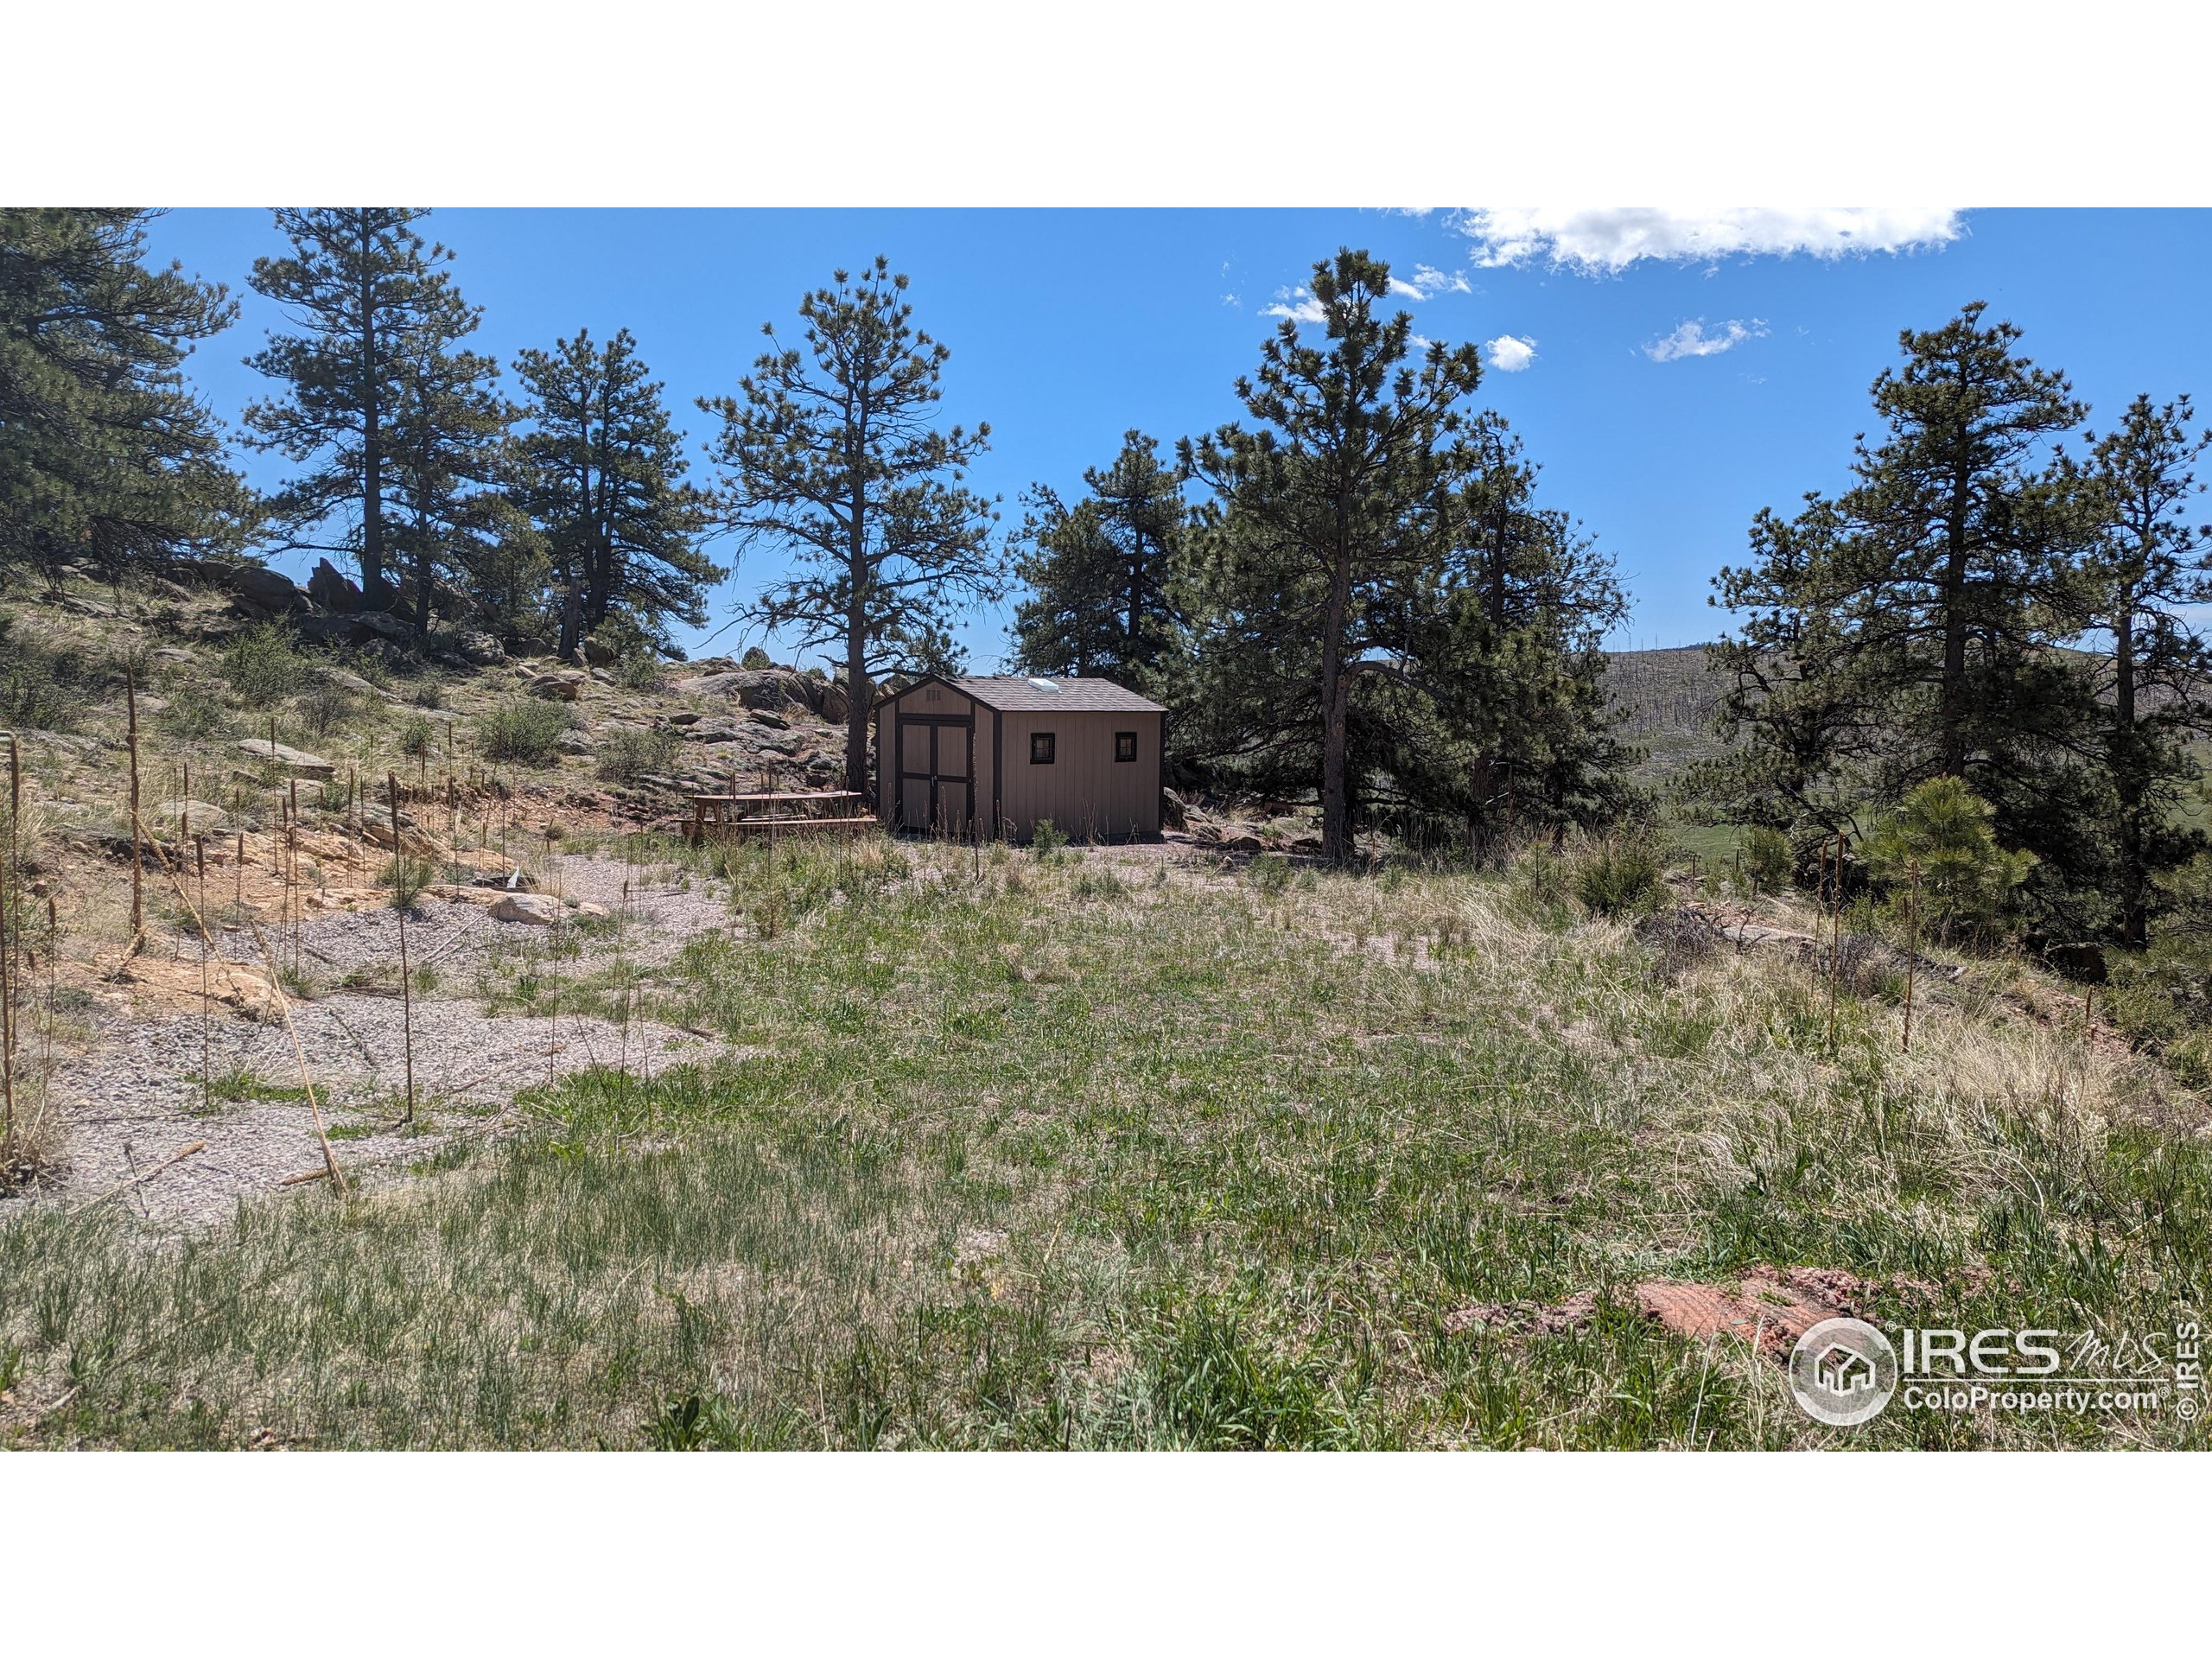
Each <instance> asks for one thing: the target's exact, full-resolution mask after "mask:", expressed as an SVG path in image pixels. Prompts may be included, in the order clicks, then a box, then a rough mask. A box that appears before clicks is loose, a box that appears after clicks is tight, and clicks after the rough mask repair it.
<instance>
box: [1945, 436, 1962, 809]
mask: <svg viewBox="0 0 2212 1659" xmlns="http://www.w3.org/2000/svg"><path fill="white" fill-rule="evenodd" d="M1966 496H1967V479H1966V475H1965V473H1964V472H1963V470H1961V473H1960V474H1959V475H1958V477H1957V478H1956V480H1955V481H1954V484H1953V488H1952V497H1951V517H1950V519H1949V522H1948V526H1947V528H1946V531H1945V535H1944V540H1945V543H1946V545H1945V550H1944V560H1943V688H1942V722H1943V728H1942V770H1943V771H1944V772H1945V773H1946V774H1948V776H1950V777H1953V778H1963V777H1965V776H1966V770H1967V733H1966V728H1967V527H1966V507H1967V502H1966Z"/></svg>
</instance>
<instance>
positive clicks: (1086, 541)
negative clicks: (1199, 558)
mask: <svg viewBox="0 0 2212 1659" xmlns="http://www.w3.org/2000/svg"><path fill="white" fill-rule="evenodd" d="M1159 448H1160V447H1159V445H1158V444H1157V443H1156V442H1154V440H1153V439H1151V438H1148V437H1147V436H1146V435H1144V434H1143V433H1141V432H1139V431H1135V430H1134V429H1133V430H1131V431H1129V432H1128V433H1127V434H1125V435H1124V436H1123V437H1122V452H1121V454H1118V455H1117V456H1116V457H1115V459H1114V464H1113V465H1112V466H1110V467H1103V468H1101V467H1091V468H1090V469H1088V470H1087V471H1085V472H1084V475H1083V478H1084V485H1085V486H1087V488H1088V490H1089V493H1088V494H1086V495H1085V496H1084V497H1083V498H1082V499H1079V500H1077V502H1076V503H1075V505H1072V506H1070V505H1067V504H1066V503H1065V502H1063V501H1062V500H1061V499H1060V498H1059V496H1058V493H1056V492H1055V491H1053V490H1052V488H1051V487H1050V486H1046V485H1042V484H1040V485H1039V486H1037V487H1036V488H1035V489H1034V490H1033V491H1032V492H1031V493H1030V499H1029V505H1030V512H1029V517H1028V519H1027V522H1026V523H1025V524H1024V525H1023V526H1022V536H1021V540H1022V544H1023V548H1022V552H1021V554H1020V556H1019V558H1018V559H1017V561H1016V564H1015V571H1016V574H1017V575H1020V578H1021V579H1022V581H1023V582H1026V583H1027V585H1028V587H1029V589H1030V596H1029V597H1028V598H1027V599H1025V600H1023V601H1021V602H1020V604H1019V605H1018V606H1016V607H1015V608H1014V627H1013V630H1012V644H1013V646H1014V656H1015V658H1016V659H1017V661H1019V662H1020V664H1021V665H1022V667H1023V668H1024V669H1026V670H1027V671H1029V672H1031V673H1035V674H1074V675H1078V676H1080V675H1086V674H1099V675H1104V676H1105V677H1108V678H1109V679H1116V680H1120V681H1122V683H1126V684H1128V686H1130V687H1131V688H1133V689H1134V690H1138V691H1141V692H1143V693H1144V694H1145V695H1146V696H1152V697H1155V698H1160V699H1166V698H1168V697H1169V696H1171V692H1170V688H1169V686H1168V683H1167V682H1168V680H1169V678H1170V677H1171V676H1172V674H1173V671H1174V669H1175V666H1176V665H1177V664H1178V663H1179V660H1180V658H1181V645H1182V641H1181V633H1182V628H1183V615H1182V600H1181V595H1180V594H1179V586H1180V575H1179V563H1180V560H1181V557H1182V554H1183V527H1184V525H1183V521H1184V518H1185V507H1184V502H1183V491H1182V480H1181V479H1180V478H1179V476H1178V475H1177V474H1176V471H1175V469H1174V468H1173V467H1164V466H1162V465H1161V464H1160V454H1159Z"/></svg>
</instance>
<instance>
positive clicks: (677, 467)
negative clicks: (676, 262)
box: [515, 329, 728, 658]
mask: <svg viewBox="0 0 2212 1659" xmlns="http://www.w3.org/2000/svg"><path fill="white" fill-rule="evenodd" d="M515 372H516V373H517V374H518V376H519V377H520V378H521V380H522V384H523V386H524V389H525V390H526V391H527V392H528V393H529V396H530V403H529V405H528V407H527V408H526V409H525V410H524V411H523V413H524V418H525V419H526V420H527V421H528V423H529V428H528V430H527V431H525V432H524V434H523V435H522V437H521V438H520V439H519V441H518V445H517V449H518V461H519V466H518V476H517V483H516V493H517V499H518V501H519V502H520V503H521V504H522V505H523V506H524V508H525V510H526V511H527V512H529V514H530V516H531V519H532V520H533V522H534V523H535V524H537V527H538V531H539V534H540V536H541V537H542V538H543V545H544V547H545V550H546V553H547V556H548V558H549V560H550V574H551V578H552V582H553V585H554V589H555V594H556V601H555V602H556V613H557V615H558V616H559V618H560V637H559V640H558V644H557V646H556V649H557V651H558V652H559V654H560V655H561V656H562V657H563V658H573V657H575V655H576V653H577V652H578V650H579V649H580V647H581V646H582V642H583V640H584V638H585V636H587V635H588V634H589V633H590V632H593V631H594V629H596V628H599V627H601V626H604V625H605V624H606V622H607V620H608V618H609V617H610V616H613V615H615V614H617V613H620V614H621V615H623V616H624V617H626V618H627V619H628V620H630V621H631V622H632V623H634V624H635V625H636V626H637V628H638V630H639V632H641V633H642V634H644V635H645V637H646V638H647V639H652V640H654V641H656V642H657V643H658V644H660V645H666V644H667V642H668V636H667V624H668V622H669V621H670V620H676V621H679V622H684V623H689V624H690V625H691V626H694V627H696V626H700V625H702V623H704V622H705V620H706V599H707V593H708V590H709V588H711V587H712V586H713V585H714V584H715V582H719V581H721V578H722V577H723V576H724V575H727V574H728V573H727V572H726V571H724V570H723V569H721V567H720V566H718V565H716V564H715V563H714V562H713V561H712V560H711V559H709V557H708V556H707V555H706V554H705V552H704V551H703V550H702V537H703V536H704V534H705V532H706V531H707V528H708V514H707V501H706V498H705V497H704V496H703V495H702V494H701V493H699V492H698V491H697V490H696V489H694V488H692V487H691V486H690V485H688V484H686V483H684V482H683V474H684V473H685V472H686V470H687V469H688V463H687V462H686V461H684V459H683V439H682V438H681V436H680V435H678V434H677V431H676V429H675V428H674V427H673V426H671V424H670V423H669V415H668V407H667V405H666V404H665V403H664V401H663V399H662V390H663V388H662V385H661V383H660V382H659V381H658V380H654V379H652V378H649V376H650V374H651V371H650V370H648V369H647V368H646V366H645V363H644V361H643V360H642V359H640V358H639V356H638V343H637V341H636V340H634V339H633V338H632V336H631V334H630V331H629V330H628V329H622V330H620V331H619V332H618V333H617V334H615V335H614V337H613V339H612V340H608V341H607V342H606V344H604V345H600V344H597V343H596V342H594V340H592V338H591V334H590V331H589V330H588V329H579V330H578V331H577V333H576V334H575V337H574V338H573V339H569V340H560V341H558V342H556V344H555V346H554V347H553V349H552V350H551V351H550V352H541V351H526V352H524V353H522V354H521V355H520V356H518V357H517V358H516V359H515Z"/></svg>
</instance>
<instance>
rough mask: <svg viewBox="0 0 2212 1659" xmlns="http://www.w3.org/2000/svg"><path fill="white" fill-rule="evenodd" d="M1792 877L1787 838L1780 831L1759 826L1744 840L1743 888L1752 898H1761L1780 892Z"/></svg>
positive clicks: (1792, 867)
mask: <svg viewBox="0 0 2212 1659" xmlns="http://www.w3.org/2000/svg"><path fill="white" fill-rule="evenodd" d="M1795 874H1796V859H1795V858H1793V857H1792V856H1791V855H1790V851H1789V836H1785V835H1783V833H1782V831H1781V830H1779V829H1769V828H1768V827H1767V826H1766V825H1764V824H1760V825H1758V827H1756V828H1755V829H1751V831H1750V832H1749V833H1748V834H1746V835H1745V837H1744V884H1745V887H1749V888H1750V889H1751V893H1752V896H1754V897H1756V898H1764V897H1767V896H1770V895H1771V894H1774V893H1781V892H1783V890H1784V889H1786V888H1787V887H1789V883H1790V880H1791V878H1792V877H1793V876H1794V875H1795Z"/></svg>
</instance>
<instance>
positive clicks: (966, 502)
mask: <svg viewBox="0 0 2212 1659" xmlns="http://www.w3.org/2000/svg"><path fill="white" fill-rule="evenodd" d="M799 317H800V319H801V321H803V322H804V325H805V327H804V334H803V338H804V342H805V345H804V350H801V349H799V348H798V347H781V348H773V349H771V350H769V351H768V352H766V353H763V354H762V355H761V356H760V357H759V358H757V359H754V362H753V372H752V373H751V374H749V375H747V376H746V377H745V378H744V379H743V380H741V382H740V383H739V391H738V395H737V396H735V397H702V398H701V399H700V400H699V406H700V407H701V408H702V410H706V411H707V412H708V413H709V414H710V415H719V416H721V420H722V429H721V433H720V435H718V436H717V437H716V439H715V442H714V445H713V447H712V454H713V456H714V459H715V462H716V464H717V465H718V466H719V467H721V472H722V475H723V487H722V489H721V493H720V503H721V505H720V511H721V517H722V519H723V522H724V523H726V524H728V526H729V527H730V528H731V529H732V530H733V531H735V532H736V533H737V534H738V536H739V537H741V542H742V543H746V544H750V543H754V542H765V543H769V544H772V545H775V546H779V547H781V548H784V549H786V550H788V551H789V552H790V554H791V559H792V563H793V567H794V568H793V571H792V574H791V575H789V576H787V577H786V578H785V579H784V580H783V581H780V582H776V583H774V584H773V585H772V586H771V587H770V588H768V589H767V590H766V592H764V593H763V594H761V595H760V599H759V601H757V602H756V603H755V604H753V606H751V607H748V608H747V610H746V611H744V612H743V613H741V614H742V616H743V617H744V618H745V620H748V621H751V622H753V623H756V624H758V625H760V626H764V627H766V628H767V629H770V630H772V631H786V630H788V631H792V632H796V633H797V635H798V644H799V645H802V646H808V645H836V646H837V647H838V648H839V649H840V650H841V651H842V654H843V657H844V661H845V680H846V684H847V686H848V687H849V693H850V695H849V709H850V713H849V716H848V721H847V724H846V728H845V784H846V787H847V788H849V789H854V790H860V791H866V789H867V788H868V716H869V712H870V710H869V688H870V685H871V683H872V680H873V677H874V676H875V675H877V674H879V673H882V672H887V671H912V670H916V669H918V668H920V667H923V666H925V665H929V664H943V663H944V661H945V660H946V654H947V652H949V651H950V636H949V632H948V631H949V629H950V625H951V623H952V622H953V620H955V619H956V618H957V615H958V614H959V613H960V611H961V610H962V609H963V607H964V606H965V605H966V604H968V603H969V602H972V601H985V602H988V601H995V600H996V599H997V598H998V597H999V596H1000V595H1001V594H1002V593H1003V592H1004V591H1005V575H1004V571H1003V569H1002V567H1001V562H1000V560H999V557H998V556H997V554H996V552H995V550H994V548H993V546H992V541H991V527H992V525H993V524H995V523H996V522H997V519H998V514H997V512H996V511H995V508H994V507H993V505H992V504H991V502H989V501H988V500H986V499H983V498H982V497H981V496H979V495H977V494H976V493H975V492H974V491H972V490H970V489H969V488H968V487H967V486H966V483H965V478H966V469H967V467H969V464H970V463H971V462H972V461H974V460H975V458H976V456H977V455H979V454H982V452H983V450H984V449H985V448H986V447H987V446H988V439H989V436H990V428H989V427H988V425H979V426H977V427H976V429H974V430H973V431H969V430H966V429H963V428H961V427H958V426H953V427H950V428H945V429H939V428H938V427H937V426H936V425H934V424H933V423H932V416H934V415H935V413H936V410H937V405H938V402H939V400H940V398H941V397H942V396H943V392H942V390H941V385H940V382H941V380H942V378H943V375H944V364H945V360H946V359H947V358H948V357H949V356H950V353H949V352H948V351H947V349H946V348H945V346H943V345H942V344H940V343H938V341H936V340H932V339H931V338H930V336H929V335H928V334H925V333H922V332H919V331H918V330H917V329H916V328H915V327H914V326H913V307H912V305H911V304H910V303H909V302H908V301H907V299H906V277H905V276H903V275H898V276H894V275H893V273H892V270H891V266H890V263H889V261H887V260H886V259H884V258H882V257H878V258H877V259H876V260H875V262H874V264H872V265H871V266H869V267H868V269H866V270H863V271H861V274H860V276H859V277H858V278H855V277H852V276H851V275H850V274H849V273H848V272H846V271H842V270H841V271H837V272H836V273H834V275H833V277H832V278H831V286H829V287H828V288H822V289H816V290H815V291H814V292H812V293H811V294H809V295H808V296H806V297H805V298H804V300H802V301H801V302H799ZM761 332H762V333H764V334H766V335H767V336H768V337H769V339H770V340H771V341H773V340H775V338H776V332H775V327H774V326H773V325H772V324H764V325H763V327H762V330H761Z"/></svg>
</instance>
